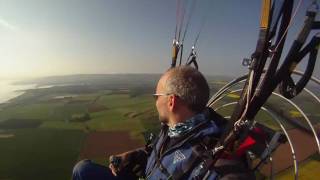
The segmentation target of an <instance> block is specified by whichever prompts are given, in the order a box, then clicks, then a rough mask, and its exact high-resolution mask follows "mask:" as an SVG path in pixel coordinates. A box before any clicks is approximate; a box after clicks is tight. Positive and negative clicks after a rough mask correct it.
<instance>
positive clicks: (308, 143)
mask: <svg viewBox="0 0 320 180" xmlns="http://www.w3.org/2000/svg"><path fill="white" fill-rule="evenodd" d="M288 134H289V136H290V138H291V141H292V144H293V147H294V150H295V154H296V159H297V160H298V162H300V161H303V160H305V159H307V158H308V157H309V156H310V155H312V154H314V153H316V152H317V145H316V141H315V138H314V136H313V134H309V133H306V132H304V131H301V130H299V129H291V130H289V131H288ZM318 137H319V131H318ZM272 159H273V162H274V163H273V171H274V173H278V172H281V171H283V170H285V169H287V168H289V167H292V166H293V159H292V153H291V149H290V146H289V143H286V144H284V145H281V146H279V148H278V149H277V150H276V151H275V152H274V153H273V156H272ZM262 173H263V174H265V175H268V174H269V173H270V164H268V165H265V166H264V167H263V168H262Z"/></svg>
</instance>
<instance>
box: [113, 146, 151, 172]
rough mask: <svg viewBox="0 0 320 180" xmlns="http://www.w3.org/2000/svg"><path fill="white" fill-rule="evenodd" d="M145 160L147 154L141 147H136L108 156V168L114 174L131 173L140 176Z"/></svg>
mask: <svg viewBox="0 0 320 180" xmlns="http://www.w3.org/2000/svg"><path fill="white" fill-rule="evenodd" d="M146 161H147V154H146V153H145V151H144V149H143V148H138V149H135V150H132V151H128V152H125V153H122V154H117V155H113V156H110V157H109V162H110V164H109V168H110V169H111V172H112V174H113V175H115V176H119V175H121V176H122V175H124V174H125V175H131V176H138V177H139V176H141V175H143V174H144V168H145V165H146Z"/></svg>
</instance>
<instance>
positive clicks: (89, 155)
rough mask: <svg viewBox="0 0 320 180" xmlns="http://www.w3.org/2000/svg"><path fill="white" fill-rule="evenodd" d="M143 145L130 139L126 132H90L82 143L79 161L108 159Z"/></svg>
mask: <svg viewBox="0 0 320 180" xmlns="http://www.w3.org/2000/svg"><path fill="white" fill-rule="evenodd" d="M142 146H143V144H142V143H141V142H139V141H137V140H134V139H132V138H131V137H130V135H129V133H128V132H92V133H89V134H88V135H87V137H86V140H85V142H84V145H83V148H82V151H81V153H80V159H93V158H103V157H106V158H108V157H109V156H110V155H114V154H119V153H122V152H125V151H128V150H131V149H135V148H138V147H142Z"/></svg>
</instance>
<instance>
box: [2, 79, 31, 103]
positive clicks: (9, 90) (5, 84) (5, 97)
mask: <svg viewBox="0 0 320 180" xmlns="http://www.w3.org/2000/svg"><path fill="white" fill-rule="evenodd" d="M16 81H17V80H0V104H1V103H6V102H9V101H10V99H12V98H15V97H17V96H20V95H21V94H23V93H24V90H27V89H33V88H36V84H26V85H16V84H14V83H15V82H16Z"/></svg>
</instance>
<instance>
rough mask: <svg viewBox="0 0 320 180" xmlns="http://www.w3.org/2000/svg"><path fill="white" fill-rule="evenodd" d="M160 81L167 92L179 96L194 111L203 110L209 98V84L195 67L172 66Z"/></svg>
mask: <svg viewBox="0 0 320 180" xmlns="http://www.w3.org/2000/svg"><path fill="white" fill-rule="evenodd" d="M160 82H161V83H163V85H164V89H165V91H166V92H167V93H172V94H175V95H176V96H178V97H179V98H180V99H181V100H182V101H183V102H184V103H186V105H187V106H188V107H189V108H190V109H191V110H192V111H194V112H200V111H202V110H203V109H204V108H205V106H206V104H207V102H208V100H209V85H208V83H207V81H206V79H205V78H204V76H203V75H202V74H201V73H200V72H199V71H198V70H197V69H195V68H193V67H190V66H180V67H176V68H171V69H169V70H168V71H167V72H166V73H165V74H164V75H163V76H162V77H161V79H160V81H159V83H160Z"/></svg>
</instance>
